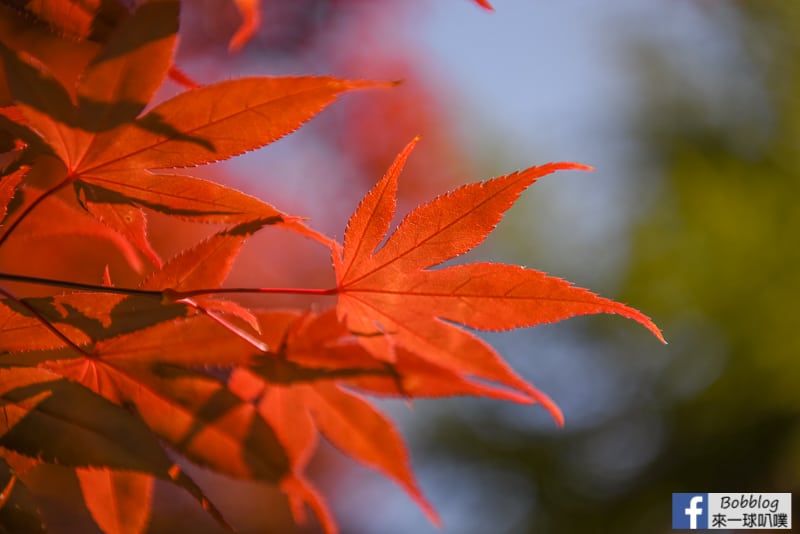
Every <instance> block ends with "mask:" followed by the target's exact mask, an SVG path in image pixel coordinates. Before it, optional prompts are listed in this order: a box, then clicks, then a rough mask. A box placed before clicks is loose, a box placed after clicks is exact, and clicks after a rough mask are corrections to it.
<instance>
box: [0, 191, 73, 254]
mask: <svg viewBox="0 0 800 534" xmlns="http://www.w3.org/2000/svg"><path fill="white" fill-rule="evenodd" d="M72 181H73V178H72V175H68V176H66V177H65V178H64V179H63V180H61V181H60V182H59V183H57V184H56V185H54V186H53V187H51V188H50V189H48V190H47V191H45V192H44V193H42V194H41V195H40V196H39V197H37V198H36V200H34V201H33V202H31V203H30V204H29V205H28V207H27V208H25V210H23V212H22V213H21V214H20V215H19V217H17V218H16V219H14V222H13V223H11V225H10V226H9V227H8V229H7V230H6V231H5V233H3V235H2V236H0V246H2V245H3V243H5V242H6V239H8V238H9V236H10V235H11V234H12V233H14V230H16V229H17V226H19V225H20V223H21V222H22V221H24V220H25V219H26V218H27V217H28V215H30V214H31V212H32V211H33V210H34V209H36V207H37V206H38V205H39V204H41V203H42V202H44V201H45V200H46V199H47V198H48V197H51V196H53V195H54V194H56V193H57V192H59V191H60V190H61V189H63V188H64V187H66V186H67V185H69V184H71V183H72Z"/></svg>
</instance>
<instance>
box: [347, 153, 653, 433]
mask: <svg viewBox="0 0 800 534" xmlns="http://www.w3.org/2000/svg"><path fill="white" fill-rule="evenodd" d="M412 147H413V143H412V144H411V145H409V146H408V147H406V149H405V150H404V151H403V152H402V153H401V154H400V156H399V157H398V158H397V160H396V161H395V163H394V164H393V165H392V167H391V168H390V169H389V171H388V172H387V173H386V175H385V176H384V177H383V179H382V180H381V181H380V182H378V184H377V185H376V186H375V187H374V188H373V190H372V191H370V192H369V193H368V194H367V195H366V197H365V198H364V200H363V201H362V202H361V204H360V205H359V206H358V208H357V209H356V211H355V213H354V214H353V216H352V217H351V219H350V222H349V223H348V226H347V230H346V232H345V241H344V247H343V249H341V250H338V251H337V252H338V254H335V255H334V258H333V259H334V267H335V270H336V276H337V279H338V292H339V302H338V306H337V309H338V313H339V315H340V317H342V318H343V319H344V320H345V321H346V324H347V326H348V328H350V330H351V331H352V332H353V333H354V334H356V335H357V336H360V337H359V339H360V341H361V343H362V345H364V346H365V347H367V348H368V349H369V350H370V352H372V353H373V354H374V356H375V357H377V358H379V359H382V360H385V361H389V362H392V361H395V360H396V358H397V357H396V351H395V348H394V346H395V345H397V346H399V347H403V348H404V349H407V350H409V351H411V352H414V353H416V354H418V355H419V356H421V357H424V358H427V359H430V360H431V361H432V362H434V363H436V364H437V365H440V366H442V367H445V368H447V369H451V370H453V371H455V372H458V373H466V374H470V375H473V376H475V377H477V378H483V379H488V380H493V381H496V382H500V383H503V384H505V385H507V386H510V387H512V388H515V389H518V390H520V391H523V392H525V393H526V394H528V395H530V396H532V397H533V398H535V399H536V400H538V401H539V402H542V403H543V404H544V406H545V407H546V408H547V409H548V410H549V411H550V412H551V414H552V415H553V417H554V418H555V419H556V421H558V422H559V423H560V422H561V420H562V416H561V413H560V411H559V410H558V408H557V407H556V406H555V404H554V403H552V401H550V400H549V399H548V398H547V397H545V396H544V395H542V394H541V393H540V392H539V391H538V390H536V389H535V388H533V386H530V385H529V384H527V383H526V382H525V381H524V380H523V379H521V378H520V377H519V376H517V375H516V374H515V373H514V372H513V371H512V370H511V369H510V367H508V366H507V365H506V364H505V363H504V362H502V360H500V358H499V356H498V355H497V354H496V353H495V352H494V350H493V349H491V347H489V346H488V345H486V344H485V343H484V342H482V341H481V340H479V339H478V338H476V337H475V336H474V335H472V334H470V333H468V332H466V331H465V330H463V329H461V328H458V327H457V326H455V325H453V324H450V323H448V322H445V320H448V321H453V322H456V323H459V324H462V325H465V326H470V327H473V328H479V329H484V330H506V329H511V328H518V327H521V326H533V325H537V324H541V323H546V322H552V321H556V320H560V319H565V318H567V317H571V316H574V315H581V314H588V313H618V314H621V315H623V316H625V317H629V318H632V319H635V320H637V321H639V322H640V323H642V324H643V325H645V326H646V327H647V328H649V329H650V330H651V331H652V332H653V333H654V334H655V335H656V336H657V337H659V339H662V338H661V334H660V332H659V330H658V328H656V326H655V325H654V324H653V323H652V322H651V321H650V320H649V319H648V318H647V317H645V316H644V315H642V314H641V313H639V312H637V311H636V310H633V309H632V308H628V307H627V306H624V305H622V304H618V303H615V302H613V301H610V300H607V299H603V298H601V297H598V296H596V295H594V294H592V293H590V292H588V291H586V290H584V289H579V288H576V287H573V286H571V285H569V284H567V283H565V282H563V281H561V280H559V279H556V278H552V277H548V276H546V275H544V274H542V273H539V272H537V271H531V270H527V269H522V268H519V267H513V266H507V265H494V264H475V265H466V266H457V267H449V268H445V269H440V270H433V271H431V270H428V268H430V267H434V266H436V265H438V264H440V263H442V262H444V261H447V260H449V259H451V258H453V257H455V256H457V255H459V254H462V253H464V252H467V251H469V250H470V249H472V248H473V247H475V246H476V245H478V244H480V243H481V242H482V241H483V240H484V239H485V238H486V236H487V234H488V233H489V232H490V231H491V230H492V229H494V227H495V225H497V223H498V222H499V221H500V219H501V218H502V216H503V213H504V212H505V211H506V210H507V209H508V208H509V207H511V205H512V204H513V203H514V201H515V200H516V199H517V198H518V196H519V194H520V193H521V192H522V191H523V190H524V189H526V188H527V187H528V186H530V185H531V184H532V183H533V182H534V181H536V180H537V179H538V178H539V177H541V176H544V175H546V174H549V173H551V172H553V171H556V170H561V169H586V168H587V167H585V166H582V165H577V164H573V163H554V164H548V165H543V166H541V167H532V168H530V169H527V170H525V171H522V172H517V173H513V174H509V175H507V176H501V177H499V178H494V179H492V180H489V181H487V182H483V183H476V184H470V185H466V186H463V187H460V188H458V189H456V190H455V191H452V192H450V193H448V194H446V195H443V196H441V197H439V198H437V199H436V200H434V201H432V202H430V203H428V204H425V205H423V206H420V207H418V208H416V209H415V210H413V211H412V212H411V213H410V214H408V215H407V216H406V217H405V219H403V221H402V222H401V223H400V224H399V225H398V227H397V229H396V230H395V231H394V232H393V233H392V234H391V235H389V237H388V238H387V239H386V242H385V244H383V246H381V247H380V248H377V247H378V245H379V244H380V243H381V241H382V240H383V239H384V235H385V234H386V232H387V231H388V226H389V221H391V219H392V218H393V217H394V211H395V203H396V200H395V196H396V191H397V180H398V176H399V173H400V170H401V168H402V165H403V163H404V162H405V159H406V158H407V156H408V153H409V151H410V150H411V148H412ZM376 248H377V250H376Z"/></svg>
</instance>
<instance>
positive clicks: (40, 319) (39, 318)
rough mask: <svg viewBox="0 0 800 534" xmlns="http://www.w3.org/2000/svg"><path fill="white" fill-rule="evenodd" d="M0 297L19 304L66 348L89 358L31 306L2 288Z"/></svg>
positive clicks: (86, 353)
mask: <svg viewBox="0 0 800 534" xmlns="http://www.w3.org/2000/svg"><path fill="white" fill-rule="evenodd" d="M0 295H5V296H6V297H7V298H9V299H11V300H13V301H14V302H16V303H17V304H19V305H20V306H22V307H23V308H25V309H26V310H28V311H29V312H30V313H31V315H33V316H34V317H35V318H36V320H38V321H39V322H40V323H42V324H43V325H44V326H45V328H47V329H48V330H50V331H51V332H52V333H53V334H55V335H56V336H57V337H58V339H60V340H61V341H63V342H64V343H65V344H67V346H69V347H72V348H73V349H75V350H77V351H78V352H80V353H81V354H83V355H84V356H91V354H90V353H88V352H86V351H85V350H83V349H82V348H81V347H79V346H78V345H77V344H75V342H74V341H72V340H71V339H70V338H68V337H67V336H65V335H64V334H62V333H61V331H60V330H59V329H58V328H56V327H55V326H53V325H52V323H50V321H48V320H47V319H46V318H45V317H44V316H43V315H42V314H41V313H39V311H38V310H37V309H36V308H34V307H33V306H31V305H30V304H28V303H27V302H25V301H24V300H22V299H18V298H17V297H15V296H14V295H12V294H11V293H9V292H8V291H6V290H5V289H3V288H0Z"/></svg>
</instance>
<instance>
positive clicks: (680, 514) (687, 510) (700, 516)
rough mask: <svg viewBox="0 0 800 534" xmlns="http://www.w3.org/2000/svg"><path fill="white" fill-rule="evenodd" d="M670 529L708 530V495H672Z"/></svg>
mask: <svg viewBox="0 0 800 534" xmlns="http://www.w3.org/2000/svg"><path fill="white" fill-rule="evenodd" d="M672 528H674V529H690V530H695V529H698V528H708V493H673V494H672Z"/></svg>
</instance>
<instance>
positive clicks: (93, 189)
mask: <svg viewBox="0 0 800 534" xmlns="http://www.w3.org/2000/svg"><path fill="white" fill-rule="evenodd" d="M478 3H479V4H481V5H483V6H485V7H488V4H487V3H486V2H478ZM237 4H238V5H239V6H240V7H242V6H244V7H243V9H244V10H245V11H244V12H245V13H249V15H248V17H253V16H254V15H253V13H255V12H254V11H252V9H255V8H257V4H256V3H255V2H244V1H239V2H237ZM87 5H89V4H86V3H77V2H75V3H73V2H70V1H68V0H60V1H58V0H53V1H52V2H44V3H42V4H41V6H39V8H40V10H41V11H40V12H38V13H36V15H38V16H40V18H42V19H43V20H49V19H48V18H47V17H44V15H49V16H50V18H51V19H52V18H59V17H62V18H63V19H64V20H66V21H67V22H68V23H70V24H71V25H70V26H69V28H70V34H69V37H71V39H65V38H64V37H63V36H61V35H57V34H55V33H52V32H51V31H50V30H49V29H48V28H47V27H46V26H42V25H37V24H31V22H30V21H29V19H30V13H27V14H21V13H19V12H17V11H16V10H14V9H11V8H10V7H8V6H6V5H0V30H2V34H3V36H4V37H3V39H2V42H1V43H0V59H1V60H2V72H1V74H2V77H0V106H2V107H0V151H2V154H0V223H1V225H0V269H1V270H0V282H2V285H0V296H1V297H2V299H0V357H2V360H0V399H2V401H1V402H2V413H3V417H2V418H1V419H0V457H1V458H2V461H3V462H4V464H3V466H2V467H3V469H2V473H3V475H2V476H3V480H4V481H5V482H4V484H5V489H4V490H3V492H2V497H0V526H2V528H4V529H6V530H10V531H18V530H20V529H24V530H26V531H27V530H30V531H42V530H43V529H44V527H43V526H41V520H40V519H39V515H38V512H37V511H36V510H35V508H33V507H31V505H30V503H29V499H28V498H27V494H26V492H25V487H24V486H25V480H26V477H27V476H29V474H30V473H31V472H32V470H33V469H34V468H35V467H37V466H39V465H42V464H59V465H61V466H66V467H68V468H70V469H72V470H74V472H75V474H76V476H77V479H78V480H79V482H80V489H81V492H82V496H83V499H84V502H85V504H86V507H87V508H88V510H89V511H90V513H91V515H92V517H93V519H94V520H95V522H96V523H97V525H98V526H99V527H100V528H101V529H102V530H103V531H105V532H109V533H117V532H142V531H144V530H145V529H146V528H147V525H148V521H149V518H150V515H151V507H152V495H153V487H154V483H155V481H156V480H164V481H167V482H169V483H173V484H175V485H176V486H178V487H180V488H182V489H184V490H186V491H187V492H188V494H189V495H191V496H193V497H194V498H195V499H196V500H197V501H198V502H199V504H200V505H201V506H202V507H203V508H204V509H205V510H206V511H207V512H208V513H209V514H210V515H211V516H212V517H213V518H214V519H215V520H216V521H217V522H218V523H219V524H220V525H222V526H224V527H226V528H230V526H229V525H228V522H227V521H226V519H225V518H224V517H223V514H222V513H221V512H220V511H219V510H218V509H217V507H215V505H214V504H213V503H212V502H211V500H210V499H209V498H207V497H206V495H205V494H204V492H203V490H202V488H201V487H200V485H199V484H198V483H196V482H195V481H194V480H193V479H192V478H191V477H190V476H189V475H188V474H187V473H186V472H185V470H184V469H183V468H181V467H180V462H189V463H191V464H193V465H197V466H202V467H204V468H207V469H210V470H213V471H215V472H217V473H220V474H223V475H228V476H231V477H235V478H239V479H246V480H254V481H261V482H265V483H269V484H274V485H277V486H279V487H280V488H281V489H282V490H283V491H284V492H285V493H286V495H287V497H288V499H289V502H290V505H291V508H292V511H293V513H294V516H295V517H296V518H297V519H298V520H301V519H302V518H303V516H304V508H305V506H306V505H307V506H309V507H310V508H311V509H312V510H313V511H314V512H315V514H316V515H317V517H318V518H319V520H320V522H321V523H322V525H323V526H324V528H325V529H326V531H327V532H335V531H336V524H335V521H334V520H333V518H332V516H331V514H330V512H329V511H328V509H327V507H326V505H325V502H324V500H323V498H322V497H321V495H319V494H318V492H317V491H316V490H315V489H314V488H313V486H312V485H311V484H310V483H309V482H308V480H307V479H306V478H305V477H304V469H305V467H306V465H307V464H308V462H309V460H310V458H311V456H312V454H313V452H314V450H315V448H316V445H317V443H318V440H319V437H320V436H324V437H325V438H326V439H327V440H328V441H330V442H331V443H333V444H334V445H335V446H336V447H337V448H339V449H340V450H342V451H343V452H345V453H346V454H348V455H349V456H351V457H352V458H354V459H355V460H357V461H360V462H362V463H364V464H366V465H368V466H371V467H373V468H375V469H377V470H378V471H380V472H381V473H383V474H385V475H386V476H387V477H390V478H391V479H393V480H395V481H396V482H397V483H398V484H399V485H401V486H402V487H403V488H404V489H405V490H406V491H407V492H408V493H409V494H410V495H411V497H412V498H413V499H414V500H415V501H416V502H417V503H418V504H419V505H420V506H421V507H422V509H423V510H424V511H425V513H426V514H427V515H428V516H429V517H430V519H431V520H432V521H433V522H434V523H438V521H439V520H438V517H437V515H436V512H435V511H434V509H433V507H432V506H431V505H430V504H429V503H428V501H427V500H426V499H425V497H424V496H423V494H422V492H421V490H420V488H419V486H418V484H417V483H416V481H415V479H414V476H413V473H412V470H411V467H410V462H409V458H408V453H407V452H406V449H405V447H404V445H403V442H402V439H401V437H400V436H399V434H398V432H397V431H396V429H395V428H394V426H393V424H392V423H391V422H390V421H389V420H388V419H387V418H386V417H385V416H384V415H382V414H381V413H380V412H379V411H378V410H377V409H376V408H375V407H373V406H372V405H371V404H370V403H369V402H368V401H367V400H366V398H365V395H373V396H385V397H397V398H405V399H413V398H418V397H444V396H453V395H475V396H484V397H492V398H497V399H504V400H511V401H515V402H520V403H539V404H541V405H543V406H544V407H545V408H546V409H547V410H548V411H549V412H550V413H551V414H552V416H553V417H554V419H555V420H556V421H557V422H558V423H559V424H562V422H563V418H562V415H561V412H560V411H559V409H558V407H557V406H556V405H555V403H553V402H552V401H551V400H550V399H549V398H548V397H547V396H545V395H544V394H543V393H541V392H540V391H539V390H537V389H536V388H534V387H533V386H532V385H530V384H529V383H527V382H526V381H525V380H524V379H523V378H521V377H520V376H519V375H517V374H516V373H515V372H514V371H513V370H512V369H511V368H510V367H509V366H508V365H507V364H506V363H504V361H503V360H502V359H501V358H500V357H499V355H498V354H497V353H496V352H495V351H494V350H493V349H492V348H491V347H490V346H489V345H488V344H487V343H485V342H484V341H483V340H481V339H480V338H479V337H478V336H476V335H475V334H473V333H470V332H469V331H467V330H465V329H464V327H468V328H472V329H478V330H509V329H514V328H520V327H527V326H534V325H537V324H542V323H549V322H553V321H559V320H561V319H565V318H568V317H571V316H575V315H582V314H595V313H616V314H620V315H622V316H624V317H628V318H631V319H634V320H636V321H638V322H640V323H642V324H643V325H644V326H646V327H647V328H649V329H650V330H651V331H652V332H653V333H654V334H655V335H656V336H657V337H659V338H661V334H660V332H659V330H658V329H657V328H656V327H655V325H653V323H652V322H651V321H650V320H649V319H648V318H647V317H645V316H644V315H642V314H641V313H639V312H638V311H636V310H634V309H632V308H629V307H627V306H625V305H622V304H619V303H616V302H613V301H611V300H608V299H604V298H601V297H599V296H597V295H595V294H593V293H591V292H589V291H587V290H584V289H580V288H577V287H574V286H572V285H570V284H569V283H567V282H565V281H563V280H560V279H558V278H555V277H552V276H548V275H546V274H544V273H541V272H538V271H535V270H531V269H525V268H522V267H517V266H513V265H502V264H493V263H473V264H467V265H455V266H448V267H442V268H436V267H437V266H439V265H440V264H442V263H443V262H446V261H448V260H450V259H452V258H454V257H456V256H458V255H460V254H463V253H465V252H467V251H469V250H470V249H472V248H474V247H475V246H477V245H478V244H480V243H481V242H482V241H483V240H484V239H485V238H486V236H487V235H488V234H489V233H490V232H491V231H492V229H493V228H494V227H495V226H496V225H497V224H498V223H499V221H500V220H501V218H502V216H503V213H504V212H505V211H506V210H508V209H509V208H510V207H511V205H512V204H513V203H514V202H515V200H516V199H517V198H518V197H519V195H520V194H521V193H522V192H523V191H524V190H525V189H526V188H527V187H529V186H530V185H531V184H532V183H534V182H535V181H536V180H537V179H538V178H540V177H541V176H544V175H546V174H549V173H551V172H554V171H557V170H566V169H585V168H586V167H584V166H581V165H577V164H572V163H555V164H547V165H542V166H537V167H531V168H529V169H527V170H524V171H521V172H515V173H512V174H509V175H507V176H501V177H498V178H494V179H491V180H488V181H485V182H481V183H474V184H470V185H465V186H463V187H460V188H458V189H456V190H454V191H452V192H450V193H448V194H445V195H443V196H440V197H438V198H436V199H434V200H432V201H431V202H429V203H427V204H424V205H422V206H419V207H417V208H416V209H414V210H413V211H411V212H410V213H409V214H408V215H407V216H406V217H405V218H404V219H403V220H402V222H401V223H400V224H399V225H398V226H397V227H396V229H394V230H393V231H391V232H390V226H391V222H392V219H393V217H394V215H395V209H396V197H397V186H398V180H399V176H400V174H401V171H402V169H403V166H404V164H405V162H406V160H407V158H408V157H409V155H410V153H411V152H412V149H413V148H414V146H415V145H416V143H417V141H416V140H414V141H412V142H411V143H409V145H408V146H407V147H406V148H405V149H404V150H403V151H402V152H401V153H400V155H399V156H398V157H397V159H396V160H395V161H394V163H393V164H392V165H391V166H390V168H389V170H388V171H387V172H386V174H385V175H384V176H383V178H382V179H380V181H379V182H378V183H377V184H376V185H375V186H374V187H373V188H372V190H371V191H370V192H369V193H368V194H367V195H366V196H365V197H364V199H363V200H362V201H361V203H360V204H359V206H358V207H357V208H356V210H355V212H354V213H353V215H352V217H351V218H350V221H349V223H348V225H347V228H346V231H345V234H344V242H343V243H342V244H340V243H338V242H336V241H335V240H333V239H331V238H329V237H327V236H324V235H322V234H320V233H319V232H317V231H315V230H313V229H312V228H311V227H310V226H308V225H307V224H306V222H305V221H304V219H302V218H300V217H297V216H292V215H288V214H286V213H283V212H282V211H280V210H278V209H277V208H275V207H274V206H272V205H270V204H268V203H267V202H265V201H263V200H261V199H258V198H255V197H253V196H249V195H247V194H244V193H242V192H239V191H237V190H234V189H232V188H230V187H226V186H223V185H220V184H218V183H215V182H212V181H209V180H206V179H200V178H196V177H192V176H189V175H187V174H186V173H185V172H184V171H183V169H185V168H188V167H193V166H197V165H203V164H207V163H211V162H215V161H219V160H223V159H227V158H230V157H233V156H236V155H238V154H242V153H243V152H246V151H250V150H253V149H256V148H260V147H263V146H265V145H267V144H269V143H272V142H273V141H276V140H277V139H279V138H281V137H283V136H285V135H287V134H289V133H291V132H293V131H294V130H296V129H297V128H298V127H300V126H301V125H302V124H304V123H305V122H306V121H308V120H310V119H311V118H312V117H314V116H315V115H316V114H318V113H319V112H320V111H322V110H323V109H324V108H325V107H326V106H328V105H329V104H331V103H332V102H334V101H335V100H336V99H337V98H338V97H340V96H341V95H343V94H345V93H349V92H353V91H360V90H363V89H369V88H381V87H384V88H385V87H390V86H391V85H392V84H391V83H384V82H373V81H363V80H345V79H338V78H334V77H324V76H293V77H250V78H241V79H235V80H228V81H223V82H219V83H214V84H210V85H207V86H198V85H197V84H194V83H192V82H191V80H189V79H188V78H187V77H186V76H185V75H183V74H182V73H181V71H180V70H178V69H177V68H176V67H175V66H174V65H173V52H174V48H175V44H176V36H177V32H178V20H179V4H178V2H177V1H175V0H161V1H149V2H145V3H143V4H141V5H140V6H139V7H138V8H137V9H135V10H134V11H133V12H130V13H129V12H128V10H127V9H125V8H124V6H122V5H119V6H117V9H116V10H112V11H111V13H112V15H109V17H107V18H106V19H101V18H100V17H97V16H96V15H97V13H96V12H91V11H87V9H88V8H87V7H86V6H87ZM106 9H108V8H107V7H106ZM106 13H107V12H106ZM87 21H88V22H87ZM101 21H105V22H106V23H107V26H106V27H103V26H101V24H100V22H101ZM63 22H64V21H63V20H62V23H63ZM254 25H257V20H253V19H252V18H250V19H247V20H246V23H245V26H243V28H242V30H241V32H240V33H238V34H237V36H236V37H235V38H234V41H233V42H232V46H234V47H236V46H239V44H240V42H241V40H242V39H246V37H247V35H248V32H252V31H253V27H254ZM101 30H103V31H101ZM167 78H172V79H174V80H177V81H179V82H182V83H184V84H185V85H190V86H192V87H191V88H190V89H188V90H186V91H184V92H182V93H180V94H178V95H177V96H175V97H173V98H171V99H169V100H166V101H165V102H163V103H160V104H158V105H155V106H153V105H152V100H153V96H154V93H155V92H156V90H157V89H158V88H159V87H160V86H161V85H162V83H163V82H164V80H165V79H167ZM154 213H158V214H161V215H162V216H167V217H171V218H176V219H181V220H185V221H191V222H195V223H209V224H213V225H217V226H218V227H219V230H218V231H216V232H213V233H211V235H208V236H207V237H205V238H204V239H202V240H201V241H199V242H197V243H195V244H193V245H191V246H189V247H188V248H186V249H185V250H183V251H181V252H179V253H178V254H176V255H174V256H173V257H171V258H169V259H166V260H164V259H162V258H161V255H160V254H159V252H158V250H157V248H156V247H154V245H153V244H152V241H151V237H150V236H149V235H148V231H149V230H151V229H152V228H151V225H150V224H149V223H148V217H151V216H152V215H153V214H154ZM265 229H277V230H283V231H287V232H290V233H291V234H293V235H296V236H297V238H298V239H311V240H314V241H315V242H317V243H318V244H319V246H322V247H326V248H327V249H329V250H330V253H331V257H332V263H333V270H334V272H335V276H336V285H335V287H331V288H326V289H303V288H296V289H292V288H256V287H254V288H234V287H228V286H225V285H224V284H225V280H226V277H227V275H228V274H229V272H230V270H231V268H232V266H233V263H234V261H235V260H236V258H237V255H238V254H239V253H240V251H241V250H242V247H243V245H244V244H245V242H246V241H247V240H248V239H249V238H250V237H251V236H252V235H253V234H255V233H256V232H260V231H265ZM58 243H61V246H59V245H58ZM64 243H66V245H65V244H64ZM76 251H77V252H76ZM98 251H100V252H99V253H98ZM120 270H127V271H130V272H132V273H134V278H135V279H136V283H135V284H125V285H124V286H123V285H116V284H115V279H118V278H119V277H118V276H115V272H117V271H120ZM123 278H124V277H123ZM247 293H254V294H261V295H263V298H264V300H265V302H266V305H267V307H266V308H265V309H252V308H249V307H245V306H243V305H242V304H240V303H239V302H238V301H237V300H236V299H235V295H236V294H247ZM277 293H295V294H308V295H324V296H330V297H333V298H335V305H334V306H333V307H331V308H329V309H326V310H310V309H291V310H286V309H270V308H269V307H268V303H269V295H271V294H277ZM176 458H178V459H179V461H177V462H176Z"/></svg>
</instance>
